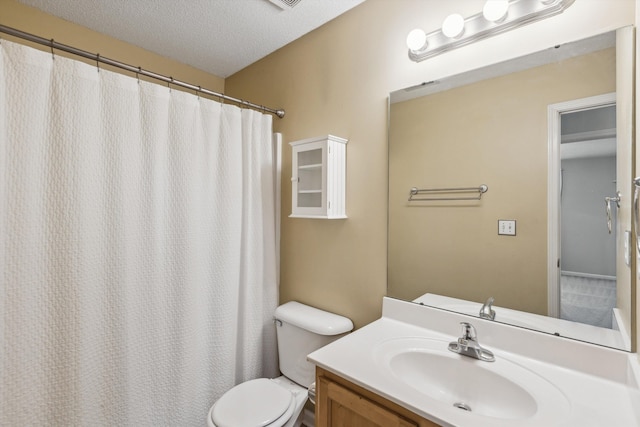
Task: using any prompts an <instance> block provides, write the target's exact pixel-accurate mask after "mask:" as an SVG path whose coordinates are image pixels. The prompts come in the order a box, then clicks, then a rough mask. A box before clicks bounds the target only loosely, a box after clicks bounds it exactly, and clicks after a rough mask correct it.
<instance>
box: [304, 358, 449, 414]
mask: <svg viewBox="0 0 640 427" xmlns="http://www.w3.org/2000/svg"><path fill="white" fill-rule="evenodd" d="M316 387H317V388H316V391H317V398H316V408H317V410H316V426H318V427H321V426H358V427H367V426H371V427H374V426H398V427H409V426H416V427H417V426H420V427H432V426H433V427H435V426H437V425H438V424H435V423H434V422H432V421H429V420H427V419H425V418H423V417H421V416H419V415H417V414H415V413H414V412H411V411H409V410H407V409H406V408H403V407H402V406H400V405H398V404H397V403H394V402H392V401H390V400H388V399H385V398H384V397H382V396H380V395H379V394H376V393H373V392H371V391H369V390H367V389H365V388H363V387H360V386H358V385H356V384H354V383H352V382H350V381H348V380H346V379H344V378H343V377H341V376H339V375H335V374H333V373H331V372H330V371H327V370H325V369H322V368H317V371H316Z"/></svg>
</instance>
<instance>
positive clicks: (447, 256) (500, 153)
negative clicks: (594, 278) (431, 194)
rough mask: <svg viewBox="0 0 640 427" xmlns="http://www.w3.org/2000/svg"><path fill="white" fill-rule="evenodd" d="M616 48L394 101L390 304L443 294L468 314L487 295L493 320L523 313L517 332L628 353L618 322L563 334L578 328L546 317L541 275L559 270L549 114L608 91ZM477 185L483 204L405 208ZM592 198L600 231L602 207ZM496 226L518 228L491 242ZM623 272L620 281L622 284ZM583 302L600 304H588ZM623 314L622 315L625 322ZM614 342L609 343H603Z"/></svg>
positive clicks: (548, 57)
mask: <svg viewBox="0 0 640 427" xmlns="http://www.w3.org/2000/svg"><path fill="white" fill-rule="evenodd" d="M615 40H616V36H615V32H612V33H609V34H605V35H602V36H598V37H592V38H590V39H588V40H582V41H579V42H575V43H570V44H566V45H561V46H557V47H555V48H552V49H548V50H546V51H544V52H540V53H537V54H533V55H529V56H527V57H523V58H518V59H515V60H512V61H508V62H506V63H501V64H496V65H494V66H491V67H487V68H483V69H480V70H476V71H473V72H469V73H465V74H464V75H459V76H452V77H451V78H446V79H442V80H440V81H438V82H430V83H424V84H420V85H417V86H414V87H411V88H407V89H402V90H399V91H396V92H393V93H392V94H391V96H390V112H389V117H390V129H389V138H390V140H389V238H388V262H389V265H388V292H387V293H388V295H389V296H391V297H395V298H400V299H404V300H410V301H414V300H416V299H418V298H421V297H422V296H423V295H425V294H430V295H431V296H434V295H435V297H434V298H435V299H433V298H432V299H430V298H423V299H422V302H423V303H427V304H430V303H433V304H435V301H440V302H442V301H441V300H439V299H438V298H440V297H438V296H442V297H444V300H446V301H447V304H448V307H444V308H448V309H452V307H454V306H455V307H457V308H453V309H454V310H456V311H462V312H466V311H469V313H467V314H475V315H478V311H479V310H478V308H479V307H480V306H481V303H482V302H484V301H486V300H487V299H488V298H489V297H494V298H495V303H494V304H495V306H494V309H495V310H496V312H497V316H496V319H495V320H496V321H505V322H507V323H518V322H516V321H513V320H512V319H511V317H513V316H511V315H510V316H507V315H506V313H507V312H506V311H503V312H502V318H501V311H500V309H501V308H505V309H508V310H509V313H512V314H513V313H517V312H521V313H523V314H524V313H530V314H531V316H532V317H530V319H537V320H535V321H532V320H529V321H528V323H526V322H525V323H526V324H522V325H521V326H525V327H530V328H532V329H539V330H542V331H545V332H550V333H557V334H560V335H562V336H568V337H573V338H577V339H581V340H585V341H591V342H595V343H598V344H603V345H607V346H613V347H617V348H623V349H626V350H630V341H629V340H628V336H629V334H630V332H631V331H629V330H627V331H626V332H625V333H624V334H621V333H620V332H619V331H618V330H616V329H617V326H616V325H615V322H614V324H613V328H602V327H595V326H591V325H576V327H577V329H579V330H580V333H578V334H576V335H574V336H572V332H571V329H572V328H571V327H567V326H571V324H573V323H574V322H567V321H563V320H561V319H553V318H548V317H543V316H547V315H548V314H549V307H550V301H551V300H553V298H550V295H549V291H548V289H549V288H548V286H549V280H548V276H549V275H553V274H556V275H557V276H558V277H559V273H560V268H558V267H560V263H559V261H558V265H556V266H550V265H549V264H550V262H549V261H548V252H549V253H550V252H551V251H548V245H549V239H548V238H547V233H548V225H549V221H548V206H549V203H548V194H549V192H548V189H547V183H548V182H550V178H549V173H550V167H549V155H548V149H549V141H550V138H549V125H548V107H549V106H550V105H554V104H560V103H565V102H568V101H573V100H578V99H582V98H588V97H594V96H598V95H605V94H612V93H615V92H616V43H615ZM620 54H621V52H618V55H620ZM625 54H627V52H625ZM629 54H631V52H629ZM629 72H630V73H631V72H632V71H631V70H629ZM614 99H615V97H614ZM617 102H621V101H620V98H618V101H617ZM622 102H631V101H630V100H628V101H622ZM629 126H630V125H629ZM628 144H631V142H628ZM558 151H559V150H558ZM558 156H559V153H558ZM625 157H626V158H624V159H622V161H623V162H627V163H629V164H631V156H630V155H626V154H625ZM609 163H610V162H609ZM625 171H626V169H625ZM626 173H628V174H629V176H628V177H625V179H626V180H627V181H629V182H631V175H630V169H629V171H628V172H626ZM551 181H553V180H551ZM557 181H558V182H560V181H561V180H560V177H558V179H557ZM481 184H486V185H487V186H488V188H489V189H488V191H487V192H486V193H484V194H483V195H482V198H481V199H480V200H461V201H452V200H447V201H417V202H416V201H408V199H409V192H410V189H411V188H412V187H417V188H452V187H478V186H480V185H481ZM607 189H608V190H609V188H608V187H607ZM597 197H598V199H597V200H598V203H599V204H600V206H601V214H602V221H601V224H600V226H601V227H603V228H606V227H607V222H606V214H605V203H604V199H603V198H601V197H600V195H598V196H597ZM625 197H626V196H625ZM628 206H630V204H628V201H627V204H625V205H624V206H622V207H621V209H620V210H621V211H622V210H623V209H627V207H628ZM617 213H618V212H617V211H614V214H617ZM558 215H559V213H558ZM498 220H515V225H516V228H515V236H511V235H499V234H498ZM629 229H630V227H629ZM558 233H559V230H558ZM619 234H624V233H619ZM618 237H619V236H618ZM558 239H559V238H558ZM605 245H606V243H603V244H602V245H595V246H603V247H605ZM581 249H583V250H584V249H585V248H584V247H582V248H581ZM595 250H597V248H595V247H594V251H595ZM607 250H611V249H607ZM611 255H612V254H611ZM558 258H559V256H558ZM623 265H624V263H623ZM548 267H549V268H548ZM624 267H625V268H624V269H620V267H618V272H617V274H618V275H625V276H626V281H627V283H629V282H630V269H629V268H628V267H627V266H624ZM606 275H608V276H611V272H608V273H607V274H606ZM620 292H621V290H620V289H618V293H620ZM622 292H623V294H622V295H618V300H622V301H624V304H627V305H630V302H631V294H630V287H629V285H625V286H624V287H623V289H622ZM447 298H453V299H447ZM585 299H588V297H586V296H585ZM429 301H431V302H429ZM465 301H467V302H470V303H471V307H472V308H469V304H466V303H465ZM447 304H445V305H447ZM460 304H463V305H464V308H461V307H462V305H460ZM465 304H466V305H465ZM578 304H580V303H578ZM587 304H596V305H597V304H600V302H598V299H597V298H596V297H594V298H592V301H589V302H587ZM436 305H437V304H436ZM630 310H631V308H630V307H627V308H626V310H625V313H623V315H624V316H625V317H628V320H626V322H628V323H627V325H628V324H630V319H631V313H630ZM552 314H553V313H552ZM507 317H509V318H507ZM541 319H544V321H540V320H541ZM554 320H556V321H557V322H555V323H554ZM532 324H534V325H542V324H544V325H545V327H542V326H540V327H538V326H531V325H532ZM549 325H552V326H549ZM553 325H555V326H553ZM561 326H564V328H561ZM585 331H586V332H585ZM589 331H592V332H593V334H591V335H592V336H590V333H589ZM612 334H613V336H615V337H616V338H615V339H613V340H612V339H610V338H606V339H601V338H599V336H602V335H604V336H606V337H609V336H610V335H612ZM621 335H624V337H621Z"/></svg>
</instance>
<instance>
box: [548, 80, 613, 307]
mask: <svg viewBox="0 0 640 427" xmlns="http://www.w3.org/2000/svg"><path fill="white" fill-rule="evenodd" d="M615 103H616V94H615V92H614V93H607V94H604V95H598V96H591V97H588V98H581V99H574V100H572V101H567V102H561V103H558V104H551V105H549V106H548V107H547V120H548V148H547V156H548V165H549V169H548V174H549V175H548V177H547V315H549V316H551V317H560V267H559V265H558V264H559V260H560V237H559V236H560V231H561V230H560V141H561V135H560V131H561V129H560V115H561V114H562V113H568V112H574V111H583V110H590V109H593V108H600V107H604V106H606V105H611V104H615Z"/></svg>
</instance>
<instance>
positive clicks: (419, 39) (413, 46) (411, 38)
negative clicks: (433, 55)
mask: <svg viewBox="0 0 640 427" xmlns="http://www.w3.org/2000/svg"><path fill="white" fill-rule="evenodd" d="M407 46H408V47H409V49H410V50H412V51H414V52H416V51H418V50H421V49H424V48H425V47H427V34H426V33H425V32H424V31H422V30H421V29H420V28H416V29H415V30H411V32H410V33H409V35H408V36H407Z"/></svg>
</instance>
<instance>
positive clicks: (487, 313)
mask: <svg viewBox="0 0 640 427" xmlns="http://www.w3.org/2000/svg"><path fill="white" fill-rule="evenodd" d="M492 305H493V297H489V299H488V300H487V302H485V303H484V304H482V308H481V309H480V317H481V318H483V319H489V320H495V319H496V312H495V310H494V309H493V308H491V306H492Z"/></svg>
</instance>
